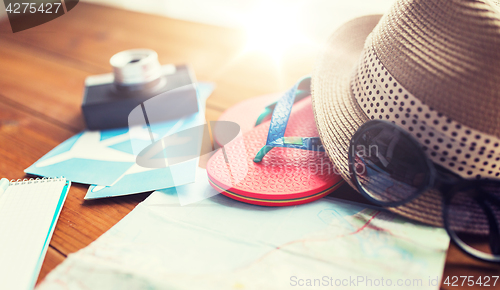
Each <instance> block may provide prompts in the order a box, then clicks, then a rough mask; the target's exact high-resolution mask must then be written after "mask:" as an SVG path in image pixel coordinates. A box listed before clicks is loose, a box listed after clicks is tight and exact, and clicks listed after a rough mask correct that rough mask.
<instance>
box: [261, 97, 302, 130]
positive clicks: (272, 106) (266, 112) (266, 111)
mask: <svg viewBox="0 0 500 290" xmlns="http://www.w3.org/2000/svg"><path fill="white" fill-rule="evenodd" d="M310 94H311V92H310V90H307V91H299V92H298V93H297V94H296V95H295V98H294V100H293V103H294V104H295V103H297V102H298V101H300V100H302V99H304V98H305V97H307V96H309V95H310ZM276 104H278V102H277V101H276V102H274V103H272V104H270V105H268V106H267V107H265V108H264V111H263V112H262V113H261V114H260V115H259V117H258V118H257V121H256V122H255V126H258V125H260V124H262V122H264V120H265V119H266V118H267V117H269V115H271V114H272V113H273V112H274V109H275V108H276Z"/></svg>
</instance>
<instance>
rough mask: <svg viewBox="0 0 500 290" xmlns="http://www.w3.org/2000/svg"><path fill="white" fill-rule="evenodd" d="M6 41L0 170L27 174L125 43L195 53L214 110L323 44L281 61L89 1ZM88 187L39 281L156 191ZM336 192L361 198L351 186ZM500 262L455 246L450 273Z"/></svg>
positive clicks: (264, 89)
mask: <svg viewBox="0 0 500 290" xmlns="http://www.w3.org/2000/svg"><path fill="white" fill-rule="evenodd" d="M0 43H1V45H0V64H1V65H0V144H1V146H0V160H2V161H1V162H0V175H1V176H6V177H9V178H14V179H17V178H23V177H24V173H23V170H24V169H25V168H27V167H28V166H29V165H31V164H32V163H33V162H35V161H36V160H37V159H39V158H40V157H42V156H43V155H44V154H46V153H47V152H48V151H50V150H51V149H52V148H54V147H55V146H57V145H58V144H59V143H61V142H62V141H64V140H66V139H67V138H69V137H71V136H72V135H74V134H75V133H77V132H79V131H80V130H82V129H83V128H84V122H83V118H82V115H81V112H80V103H81V98H82V93H83V81H84V79H85V77H86V76H88V75H92V74H99V73H105V72H109V71H111V69H110V67H109V58H110V57H111V56H112V55H113V54H114V53H116V52H118V51H121V50H124V49H129V48H140V47H145V48H151V49H154V50H156V51H157V52H158V54H159V58H160V62H161V63H189V64H191V65H192V66H193V68H194V70H195V72H196V75H197V77H198V79H199V80H201V81H213V82H216V83H217V88H216V90H215V92H214V93H213V95H212V96H211V97H210V98H209V100H208V101H207V119H209V120H216V119H217V118H218V116H219V115H220V114H221V112H222V111H223V110H225V109H227V108H229V107H230V106H232V105H234V104H236V103H238V102H240V101H242V100H244V99H247V98H250V97H254V96H258V95H262V94H267V93H273V92H279V91H284V90H285V89H287V88H288V87H289V86H291V85H292V84H293V83H294V82H295V81H296V80H297V79H298V78H300V77H301V76H303V75H306V74H308V73H310V71H311V70H312V68H313V66H314V59H315V56H316V53H317V51H318V47H309V46H297V47H296V48H295V49H294V50H293V51H290V52H289V53H287V54H286V55H283V57H282V59H281V60H279V61H277V60H275V59H272V58H270V57H268V56H266V55H264V54H261V53H258V52H245V34H244V33H243V32H242V31H239V30H235V29H228V28H220V27H213V26H209V25H202V24H196V23H191V22H186V21H180V20H174V19H168V18H164V17H159V16H152V15H146V14H141V13H135V12H130V11H125V10H119V9H114V8H109V7H104V6H97V5H90V4H86V3H80V4H78V6H77V7H76V8H75V9H73V10H72V11H70V12H69V13H68V14H66V15H64V16H63V17H60V18H58V19H56V20H54V21H51V22H49V23H47V24H44V25H41V26H38V27H35V28H32V29H29V30H26V31H23V32H19V33H16V34H13V33H12V32H11V30H10V27H9V24H8V22H6V21H3V22H0ZM86 190H87V186H84V185H74V186H73V187H72V188H71V190H70V192H69V195H68V198H67V201H66V204H65V206H64V208H63V210H62V212H61V216H60V218H59V221H58V224H57V227H56V229H55V232H54V236H53V238H52V241H51V244H50V248H49V250H48V253H47V256H46V258H45V261H44V264H43V267H42V271H41V274H40V276H39V281H40V280H41V279H43V277H45V275H46V274H47V273H48V272H49V271H50V270H51V269H53V268H54V267H55V266H56V265H58V264H59V263H61V262H62V261H63V260H64V258H65V257H66V256H67V255H68V254H70V253H73V252H75V251H77V250H79V249H81V248H83V247H85V246H87V245H88V244H90V243H91V242H92V241H94V240H95V239H96V238H97V237H99V236H100V235H101V234H103V233H104V232H105V231H106V230H108V229H109V228H110V227H112V226H113V225H114V224H115V223H116V222H118V221H119V220H120V219H121V218H123V217H124V216H125V215H126V214H127V213H129V212H130V210H132V209H133V208H134V207H135V206H136V205H137V204H138V203H139V202H141V201H142V200H144V199H145V198H146V197H147V196H148V193H145V194H137V195H133V196H128V197H118V198H110V199H104V200H97V201H91V202H88V201H87V202H85V201H83V197H84V196H85V193H86ZM336 194H338V195H339V196H344V197H348V198H349V199H351V200H355V201H359V200H360V199H359V196H356V194H355V193H354V191H353V190H352V189H351V188H349V187H343V188H342V190H340V191H338V192H336ZM499 272H500V267H498V266H493V265H491V264H486V263H482V262H478V261H477V260H474V259H472V258H469V257H468V256H466V255H465V254H463V253H462V252H460V251H459V250H458V249H457V248H456V247H455V246H454V245H451V246H450V250H449V252H448V256H447V261H446V266H445V270H444V277H446V276H453V275H474V276H476V277H478V276H479V275H493V274H497V275H498V273H499ZM442 288H443V289H456V287H451V286H446V285H442ZM467 289H479V287H468V288H467Z"/></svg>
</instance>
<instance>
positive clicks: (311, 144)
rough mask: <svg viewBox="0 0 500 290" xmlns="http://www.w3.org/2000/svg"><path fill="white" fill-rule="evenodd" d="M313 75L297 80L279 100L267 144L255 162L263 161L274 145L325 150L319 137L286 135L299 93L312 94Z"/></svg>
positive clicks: (301, 94)
mask: <svg viewBox="0 0 500 290" xmlns="http://www.w3.org/2000/svg"><path fill="white" fill-rule="evenodd" d="M310 87H311V77H305V78H303V79H301V80H300V81H299V82H297V83H296V84H295V85H294V86H293V87H292V88H291V89H290V90H289V91H287V92H286V93H285V95H284V96H283V97H282V98H281V99H280V100H279V101H278V102H277V104H276V107H275V108H274V111H273V115H272V117H271V124H270V125H269V132H268V134H267V140H266V145H264V147H262V149H260V150H259V152H258V153H257V155H256V156H255V158H254V162H261V161H262V159H263V158H264V156H265V155H266V154H267V153H268V152H269V151H271V149H273V148H274V147H286V148H296V149H303V150H311V151H324V148H323V146H322V145H321V141H320V139H319V137H285V131H286V126H287V124H288V119H289V118H290V114H291V112H292V106H293V104H294V100H295V98H296V96H297V95H300V96H301V98H304V97H303V95H304V94H305V95H310V94H311V89H310Z"/></svg>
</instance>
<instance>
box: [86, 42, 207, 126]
mask: <svg viewBox="0 0 500 290" xmlns="http://www.w3.org/2000/svg"><path fill="white" fill-rule="evenodd" d="M110 63H111V66H112V67H113V73H109V74H103V75H95V76H89V77H87V78H86V80H85V92H84V95H83V102H82V111H83V115H84V118H85V122H86V124H87V127H88V128H89V129H90V130H102V129H111V128H119V127H127V126H129V125H133V124H129V119H128V116H129V114H130V112H131V111H132V110H133V109H134V108H136V107H137V106H140V105H141V104H143V103H144V102H145V101H147V100H148V99H150V98H152V97H161V99H162V108H158V109H160V110H161V116H162V118H161V121H167V120H171V119H178V118H182V117H184V116H187V115H190V114H194V113H196V112H198V110H199V108H198V99H197V96H196V87H195V82H196V81H195V77H194V75H193V73H192V72H191V69H190V68H189V67H188V66H187V65H177V66H176V65H171V64H170V65H163V66H162V65H160V63H159V62H158V54H157V53H156V52H155V51H153V50H150V49H132V50H125V51H122V52H119V53H117V54H115V55H113V57H111V59H110ZM156 119H157V120H158V118H156Z"/></svg>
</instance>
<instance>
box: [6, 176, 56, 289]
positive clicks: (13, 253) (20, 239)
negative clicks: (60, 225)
mask: <svg viewBox="0 0 500 290" xmlns="http://www.w3.org/2000/svg"><path fill="white" fill-rule="evenodd" d="M65 184H66V180H65V179H63V178H61V179H48V180H32V181H25V182H19V183H11V184H10V186H9V187H8V188H7V190H6V191H5V192H4V193H3V194H1V195H0V285H1V287H0V288H1V289H9V290H16V289H22V290H26V289H32V288H33V286H34V283H35V282H36V279H37V277H38V274H39V271H40V267H41V264H42V262H43V258H44V257H45V253H46V251H47V247H45V245H46V244H47V245H48V243H49V242H50V238H51V236H52V232H53V230H54V228H55V223H56V221H57V218H58V216H59V212H60V209H59V207H62V203H63V202H64V198H65V196H66V194H64V195H63V194H62V191H63V188H64V186H65ZM61 199H62V200H61ZM59 205H60V206H59Z"/></svg>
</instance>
